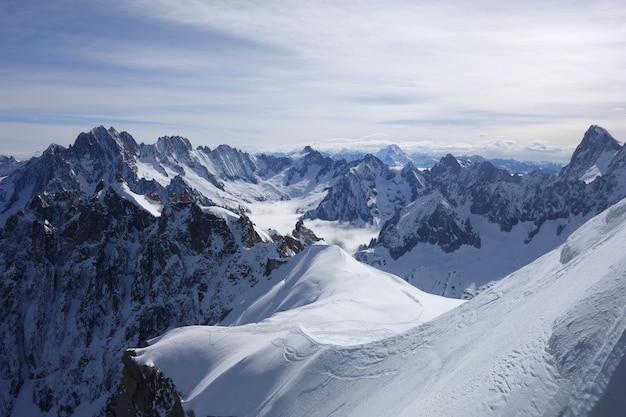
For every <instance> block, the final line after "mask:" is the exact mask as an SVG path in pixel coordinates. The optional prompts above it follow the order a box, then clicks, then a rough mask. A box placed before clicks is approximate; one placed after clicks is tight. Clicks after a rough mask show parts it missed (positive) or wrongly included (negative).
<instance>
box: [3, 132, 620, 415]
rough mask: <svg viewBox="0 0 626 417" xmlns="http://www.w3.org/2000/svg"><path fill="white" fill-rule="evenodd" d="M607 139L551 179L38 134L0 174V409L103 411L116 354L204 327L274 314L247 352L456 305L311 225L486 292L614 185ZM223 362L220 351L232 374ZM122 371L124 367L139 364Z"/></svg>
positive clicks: (463, 289) (600, 204) (452, 160)
mask: <svg viewBox="0 0 626 417" xmlns="http://www.w3.org/2000/svg"><path fill="white" fill-rule="evenodd" d="M607 135H608V133H606V131H604V130H603V129H601V128H599V127H596V126H592V127H591V128H590V129H589V131H588V132H587V133H586V134H585V137H584V138H583V141H582V142H581V145H580V146H579V148H578V149H577V151H576V152H575V154H574V156H573V157H572V161H571V162H570V164H569V165H568V167H567V168H566V169H564V170H563V171H562V172H561V173H560V174H559V175H556V174H549V173H545V172H533V173H530V174H527V175H511V174H510V173H509V172H507V171H506V170H503V169H500V168H498V167H496V166H494V165H493V164H491V163H490V162H488V161H480V160H467V159H462V158H456V157H454V156H452V155H448V156H446V157H444V158H441V159H440V160H439V162H437V163H436V164H435V165H434V166H432V168H430V169H418V168H416V167H415V165H414V164H412V163H411V162H409V163H406V164H405V165H403V166H389V165H388V164H385V163H384V162H383V161H381V160H380V159H379V158H377V157H376V156H373V155H367V156H364V157H362V158H360V159H356V160H353V161H350V162H347V161H345V160H337V159H334V158H331V157H328V156H325V155H323V154H322V153H320V152H318V151H316V150H314V149H312V148H310V147H306V148H305V149H303V150H302V151H300V152H298V153H295V154H292V155H289V156H278V155H269V154H263V155H251V154H248V153H246V152H242V151H240V150H237V149H235V148H232V147H230V146H227V145H220V146H218V147H217V148H215V149H209V148H206V147H200V148H193V146H192V145H191V143H190V141H189V140H188V139H186V138H183V137H179V136H165V137H161V138H159V139H158V140H157V141H156V143H154V144H143V143H141V144H138V143H137V142H136V141H135V140H134V139H133V137H132V136H131V135H130V134H128V133H126V132H121V133H120V132H117V131H116V130H115V129H113V128H110V129H106V128H104V127H102V126H100V127H96V128H94V129H93V130H91V131H90V132H87V133H81V134H80V135H79V136H78V138H77V139H76V141H75V143H74V144H73V145H71V146H70V147H68V148H65V147H62V146H58V145H51V146H50V147H48V149H46V150H45V151H44V152H43V153H42V155H41V156H40V157H36V158H32V159H31V160H29V161H26V162H24V163H21V164H18V165H14V166H12V168H10V169H9V170H8V171H7V175H6V177H4V178H3V179H1V180H0V247H2V248H3V250H2V251H1V252H0V276H1V277H2V281H1V288H2V291H0V298H1V300H0V301H1V302H2V305H3V311H4V312H5V314H4V315H3V319H2V321H1V322H0V334H1V335H2V336H1V340H0V352H1V354H0V369H1V370H2V373H1V377H0V392H1V393H0V410H1V415H7V416H9V415H13V416H17V415H33V416H38V415H41V416H50V415H59V416H69V415H101V414H102V413H103V411H102V410H103V409H107V410H109V411H113V410H114V409H115V403H114V401H113V399H114V398H115V397H116V396H117V394H118V392H119V381H120V376H121V367H122V363H121V362H120V360H119V359H120V356H121V354H122V352H123V350H124V349H125V348H127V347H129V346H140V345H143V344H145V342H146V340H148V339H151V338H154V337H157V336H159V335H161V334H162V333H164V332H166V331H168V330H171V329H174V328H177V327H180V326H187V325H200V324H202V325H204V324H216V323H223V324H231V325H232V326H231V327H222V328H220V329H221V330H219V331H220V332H225V333H224V334H229V333H231V332H232V333H236V334H238V335H239V336H240V337H241V340H244V339H246V338H248V337H255V336H251V335H250V332H252V333H254V332H255V331H256V330H254V329H259V328H263V329H265V327H263V326H265V325H262V326H261V327H257V324H258V323H268V322H269V323H274V322H275V323H274V324H272V326H269V327H271V328H272V330H271V332H269V330H268V332H269V333H264V332H265V330H261V331H260V333H261V335H260V336H259V337H260V339H259V341H260V342H259V343H260V345H259V349H260V350H259V351H258V352H256V351H255V353H254V355H257V354H259V355H261V356H263V355H265V353H268V352H269V351H270V350H271V349H273V348H272V346H274V345H273V344H272V343H269V342H271V341H274V340H275V338H274V339H271V340H270V341H269V342H268V339H267V338H268V337H270V336H269V335H270V333H272V332H274V333H272V334H274V335H283V336H284V335H285V334H286V333H284V331H285V329H284V326H288V327H289V328H293V327H294V325H293V323H292V320H300V321H301V322H302V323H301V324H303V326H304V327H305V328H308V329H309V330H308V331H307V332H304V333H302V332H300V331H299V330H298V331H296V332H295V333H296V334H298V335H300V334H302V335H305V333H306V337H309V336H310V337H311V338H312V339H311V340H313V339H315V338H317V339H315V340H317V341H318V342H316V343H321V345H323V346H327V345H328V346H331V345H332V346H334V345H337V346H340V345H349V344H358V343H365V342H367V343H370V342H372V343H379V340H382V339H383V338H385V337H387V336H390V335H392V334H398V333H399V332H406V331H410V330H409V327H412V326H413V325H415V324H416V323H417V322H421V321H425V320H426V319H430V318H433V317H434V316H435V315H437V314H440V313H442V312H443V311H444V310H447V309H448V307H450V308H452V307H451V306H453V305H457V304H460V303H461V302H460V301H459V300H451V301H448V302H446V303H448V304H445V303H444V301H442V299H441V298H439V297H435V296H432V297H434V298H432V299H431V298H429V297H431V296H430V295H428V294H424V293H422V292H420V291H418V290H417V289H415V288H414V287H410V286H409V285H408V284H406V283H403V282H401V281H398V279H397V278H390V276H389V275H388V274H385V273H382V272H381V273H378V272H373V271H372V270H371V269H370V268H369V267H365V266H363V265H361V264H359V263H356V261H355V260H353V259H351V258H349V257H347V256H346V254H345V252H343V251H341V250H340V249H339V248H336V247H334V246H323V245H316V246H313V247H311V248H310V249H308V250H307V249H306V248H307V247H308V246H310V245H312V244H314V243H316V242H318V241H319V240H320V238H319V237H318V236H321V237H323V238H326V239H327V241H333V242H334V241H337V242H339V243H341V244H343V245H344V246H348V244H350V245H352V246H353V247H354V248H356V247H357V246H358V244H367V242H368V241H369V240H370V237H368V238H367V239H362V240H363V241H361V237H362V236H365V234H359V233H357V232H358V230H366V231H367V233H368V234H369V235H372V233H377V235H378V236H377V238H376V239H374V240H373V241H371V242H370V244H369V246H367V247H365V245H363V248H362V250H361V251H359V252H358V253H357V255H356V257H357V258H358V259H359V260H362V261H364V262H366V263H369V264H370V265H373V266H376V267H377V268H379V269H382V270H384V271H387V272H390V273H393V274H394V275H397V276H399V277H400V278H401V279H403V280H406V281H408V283H410V284H413V286H416V287H418V288H420V289H422V290H425V291H427V292H429V293H433V294H443V295H446V296H452V297H456V298H461V297H466V298H470V297H472V296H474V295H476V294H478V293H480V292H481V291H484V292H489V291H491V290H490V288H491V286H492V285H493V281H494V280H498V279H500V278H502V277H504V276H506V275H507V274H509V273H511V272H513V271H515V270H516V269H518V268H521V267H523V266H525V265H526V264H528V263H529V262H531V261H533V260H535V259H537V258H539V257H541V256H542V255H544V254H545V253H547V252H549V251H550V250H552V249H554V248H556V247H557V246H558V245H560V244H562V243H563V242H565V240H566V239H567V238H568V236H570V235H571V234H572V233H574V232H575V231H576V229H577V228H578V227H579V226H580V225H582V224H583V223H584V222H585V221H587V220H588V219H590V218H591V217H593V216H594V215H596V214H597V213H599V212H600V211H601V210H603V209H605V208H606V207H608V206H610V205H611V204H614V203H616V202H617V201H619V200H620V199H621V198H623V197H624V196H626V177H625V176H626V149H625V148H624V147H621V146H620V145H619V144H618V143H617V142H616V141H615V140H614V139H612V138H610V135H608V136H607ZM616 144H617V145H616ZM598 147H599V149H600V150H598V149H596V148H598ZM322 226H323V227H322ZM318 230H323V231H324V234H320V233H319V232H318ZM354 231H357V232H354ZM353 236H358V238H357V239H359V240H358V242H351V241H350V240H351V239H354V238H353ZM372 236H373V235H372ZM303 250H304V251H305V253H303V254H302V255H300V256H299V257H297V258H295V259H294V260H293V261H288V258H290V257H292V256H294V255H297V254H298V253H300V252H302V251H303ZM298 259H299V260H298ZM355 277H358V278H359V279H360V280H361V281H358V282H357V281H355ZM281 282H282V284H280V283H281ZM361 287H362V288H361ZM268 294H269V295H268ZM306 294H309V296H310V298H306V297H305V295H306ZM372 294H377V295H384V294H388V295H389V294H393V295H392V296H391V295H389V297H387V296H385V297H382V298H379V299H377V300H374V301H372V300H370V298H371V297H372ZM403 297H404V298H403ZM374 298H376V297H374ZM477 298H478V297H477ZM316 300H317V301H316ZM416 300H417V301H416ZM429 300H438V301H436V302H435V301H433V302H431V301H429ZM442 303H443V304H445V305H447V306H448V307H446V308H443V309H440V308H439V307H437V306H440V305H443V304H442ZM346 306H350V307H349V308H348V307H346ZM431 307H432V308H431ZM344 308H345V310H344ZM396 308H398V310H397V313H398V315H393V314H392V312H393V311H396V310H395V309H396ZM461 308H465V307H461ZM350 312H352V313H350ZM379 313H381V315H380V317H378V314H379ZM337 315H340V316H342V317H343V318H344V319H345V320H335V318H336V316H337ZM276 317H282V318H281V319H280V320H279V319H277V318H276ZM307 317H308V318H307ZM358 317H361V319H359V318H358ZM376 317H378V318H376ZM407 317H410V319H407ZM415 317H418V318H417V319H414V318H415ZM283 318H284V320H283ZM309 318H310V320H309ZM322 319H328V320H326V321H325V322H324V321H322ZM281 320H283V321H281ZM416 320H417V321H416ZM244 323H246V325H243V324H244ZM322 323H324V325H322ZM281 326H283V327H281ZM350 326H355V327H350ZM269 327H268V329H269ZM296 327H297V326H296ZM224 329H237V330H224ZM242 329H243V330H242ZM211 331H212V330H210V331H209V332H211ZM216 331H217V330H216ZM276 332H278V333H276ZM280 332H283V333H280ZM311 332H312V333H311ZM309 333H310V334H309ZM289 334H291V333H289ZM217 335H218V334H217V333H215V336H217ZM239 336H237V337H239ZM283 336H280V337H283ZM220 337H221V336H220ZM277 337H278V336H277ZM298 337H300V336H298ZM303 337H304V336H303ZM306 337H305V338H306ZM218 338H219V337H218ZM357 339H358V340H360V342H357ZM299 340H300V339H299ZM302 340H303V339H302ZM237 343H238V342H237ZM268 343H269V344H268ZM298 343H299V342H298ZM270 345H271V346H270ZM233 346H235V345H233ZM316 346H317V345H316ZM351 347H354V346H351ZM287 350H289V349H287ZM237 352H239V353H237ZM250 353H251V352H250ZM292 353H293V352H292ZM239 354H245V351H242V350H236V349H235V350H233V355H234V356H232V357H231V360H235V358H239V359H242V360H243V363H240V364H239V365H238V366H243V367H244V368H245V365H244V364H245V360H244V359H243V357H239V356H237V355H239ZM251 354H252V353H251ZM296 355H297V352H296ZM124 363H125V364H126V365H127V369H126V371H127V372H130V373H131V374H132V375H134V377H138V376H139V374H140V373H141V372H143V371H145V369H143V368H141V369H139V368H137V369H135V370H132V366H133V363H135V364H136V362H134V361H133V360H132V358H131V357H130V356H128V355H127V356H125V358H124ZM128 366H130V367H131V368H128ZM137 372H139V374H138V373H137ZM219 372H221V371H219ZM219 372H218V373H216V374H213V375H222V374H221V373H219ZM224 372H225V373H224V374H223V375H222V376H220V378H226V379H228V378H231V376H233V375H237V373H234V374H233V373H231V372H232V371H231V370H227V369H226V368H224ZM281 372H282V371H281ZM153 375H159V374H158V373H157V374H153ZM294 378H299V376H294ZM131 380H132V378H131ZM151 381H152V382H150V383H149V384H148V385H150V386H151V387H152V388H155V387H157V386H159V387H160V385H159V383H158V378H157V379H156V380H151ZM178 384H179V383H178V382H176V386H177V387H178ZM155 389H156V388H155ZM198 389H200V388H198ZM198 392H199V391H198ZM170 394H171V398H172V399H174V400H175V399H176V398H177V394H175V393H174V391H171V392H170ZM142 395H143V394H142ZM146 395H148V394H146ZM281 395H282V394H281ZM146 398H148V397H146ZM198 398H200V397H198ZM135 400H136V398H135ZM118 411H120V410H119V409H118ZM120 412H121V411H120ZM296 414H297V413H296ZM120 415H123V414H120ZM292 415H293V414H292Z"/></svg>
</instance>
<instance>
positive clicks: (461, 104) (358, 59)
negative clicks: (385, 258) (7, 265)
mask: <svg viewBox="0 0 626 417" xmlns="http://www.w3.org/2000/svg"><path fill="white" fill-rule="evenodd" d="M2 7H3V13H0V47H1V48H2V51H3V62H2V63H0V89H1V91H2V92H3V94H2V97H0V112H1V115H2V117H0V127H2V129H0V132H2V133H0V141H5V142H6V141H7V140H9V136H8V134H7V133H6V132H11V135H12V136H11V139H12V138H14V137H15V135H19V131H20V129H22V127H23V126H25V125H28V124H29V123H37V122H34V121H35V120H37V121H38V122H39V126H40V130H39V131H40V132H41V133H40V136H45V130H44V129H45V128H46V127H47V126H58V125H61V124H65V126H68V127H71V128H73V129H75V130H76V132H75V134H74V135H72V136H71V137H68V138H67V141H68V142H69V141H71V140H73V138H74V137H75V135H76V134H77V133H78V130H85V129H88V128H90V127H91V126H90V125H89V124H90V123H91V122H92V121H95V120H101V119H104V120H103V121H102V123H106V122H107V121H110V122H112V123H116V126H117V127H118V128H119V129H128V130H129V131H131V133H134V134H135V135H137V136H141V137H146V138H148V137H149V136H150V135H154V136H155V138H156V136H158V135H159V134H170V133H179V134H183V135H188V136H189V137H190V139H192V141H193V142H194V143H198V144H208V145H215V144H216V143H219V142H220V141H228V142H229V143H231V144H233V145H236V146H239V147H245V146H273V147H276V148H277V149H280V148H286V147H290V146H292V145H294V143H298V144H305V143H313V142H323V141H324V140H326V139H330V138H336V137H356V138H362V137H366V136H368V135H371V134H373V133H382V134H384V135H386V138H388V140H389V141H392V142H402V143H416V144H418V143H419V144H426V143H429V142H432V144H434V145H437V144H444V145H445V146H451V147H454V146H456V145H455V144H468V145H470V147H471V148H472V149H475V148H477V147H478V148H480V146H483V145H480V143H482V142H485V141H486V140H487V139H489V138H497V137H501V136H507V137H508V138H509V139H510V140H511V141H514V142H515V143H517V144H519V148H518V149H517V150H516V152H517V151H519V152H527V153H535V154H537V158H540V157H541V154H545V155H546V157H553V156H555V155H557V154H558V152H557V151H555V149H565V148H567V147H571V146H572V145H573V144H574V145H575V143H576V142H577V141H578V140H579V139H580V137H581V135H582V132H584V130H585V129H586V128H587V126H588V125H589V124H591V123H597V124H600V125H603V126H604V127H606V128H607V129H609V130H610V131H611V132H612V133H613V134H614V135H615V136H616V137H618V138H619V137H620V136H626V119H625V118H624V117H623V115H624V112H623V111H620V110H618V109H623V108H624V107H626V103H625V101H624V98H623V91H626V79H625V78H624V77H623V74H624V72H625V70H626V55H625V54H623V48H624V44H623V39H626V28H625V27H624V26H623V24H622V22H623V21H624V20H625V19H626V8H624V7H623V4H621V2H619V1H613V0H599V1H596V2H582V1H575V2H571V1H570V2H561V1H556V2H540V1H538V0H531V2H530V3H529V2H523V3H519V2H518V3H511V2H506V3H498V4H494V3H493V2H491V1H489V2H487V1H486V0H479V1H475V2H461V1H457V0H453V1H451V2H446V3H445V4H443V3H441V2H434V1H419V2H414V1H408V0H391V1H390V2H385V3H381V2H375V1H373V0H360V1H356V0H346V1H343V2H330V1H322V2H310V1H304V0H289V1H287V0H268V1H264V2H258V1H246V0H238V1H232V0H231V1H226V0H222V1H220V0H213V1H203V0H177V1H173V0H150V1H148V0H135V1H122V0H112V1H110V2H100V1H78V0H60V1H55V2H47V1H42V0H33V1H29V2H23V1H16V0H6V1H5V2H4V3H3V6H2ZM4 11H6V13H4ZM118 122H119V123H120V124H121V125H117V123H118ZM11 124H13V125H12V126H9V125H11ZM20 126H22V127H20ZM158 129H162V130H163V132H161V133H158V132H157V131H158ZM35 131H36V130H35V129H24V130H23V132H24V136H23V139H25V140H24V141H23V143H24V144H28V140H26V139H31V140H34V138H33V136H32V135H33V132H35ZM233 132H235V133H233ZM484 132H488V133H489V136H488V137H485V136H480V133H484ZM0 145H3V142H0ZM444 145H442V146H443V147H445V146H444ZM500 145H501V146H499V145H497V143H496V142H494V143H492V144H491V145H489V147H488V149H489V150H493V151H494V152H495V151H497V150H499V151H500V152H513V148H510V147H506V146H504V145H502V143H500ZM419 146H420V147H421V146H422V145H419ZM485 146H486V145H485ZM2 148H4V149H7V147H6V146H0V152H4V151H3V149H2Z"/></svg>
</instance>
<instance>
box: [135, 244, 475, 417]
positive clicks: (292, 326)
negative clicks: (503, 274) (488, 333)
mask: <svg viewBox="0 0 626 417" xmlns="http://www.w3.org/2000/svg"><path fill="white" fill-rule="evenodd" d="M276 273H278V274H280V275H279V276H278V277H276V279H272V280H271V281H266V282H261V283H259V284H257V286H256V287H255V288H254V289H253V290H252V291H251V292H250V293H247V294H246V299H242V300H240V301H239V308H238V309H236V310H234V311H233V312H232V313H231V314H230V315H229V318H228V319H227V321H226V322H225V323H226V324H229V323H230V324H232V326H230V327H224V326H193V327H186V328H179V329H175V330H173V331H171V332H168V333H167V334H165V335H164V336H162V337H161V338H159V339H156V340H153V341H151V345H152V346H150V347H148V348H146V349H138V350H137V354H138V360H139V361H140V362H142V363H146V364H156V366H158V367H159V368H160V369H161V370H162V371H163V372H164V374H165V375H166V376H171V377H172V378H174V381H175V384H176V387H177V388H178V389H180V390H181V391H182V392H183V397H184V399H185V400H186V404H187V405H188V407H189V408H190V409H197V410H202V411H201V415H203V414H205V413H208V414H209V415H244V414H251V415H254V414H256V411H255V410H256V409H257V408H258V407H259V404H260V403H262V402H263V401H265V399H266V398H269V397H271V396H275V395H278V394H279V393H280V392H281V391H282V389H283V388H284V384H285V380H288V379H291V378H295V377H297V373H298V372H299V370H300V368H301V365H302V364H304V363H306V362H308V361H310V360H311V359H312V358H313V357H315V356H316V355H317V354H318V353H319V352H321V351H323V350H325V349H327V348H328V347H330V346H336V347H340V346H343V347H347V346H355V345H361V344H364V343H370V342H372V341H375V340H382V339H385V338H389V337H393V336H395V335H397V334H399V333H401V332H404V331H406V330H408V329H409V328H411V327H414V326H416V325H418V324H421V323H424V322H426V321H428V320H432V319H433V318H434V317H436V316H438V315H441V314H443V313H445V312H446V311H449V310H450V309H452V308H454V307H456V306H458V305H460V304H461V303H463V301H461V300H457V299H447V298H443V297H440V296H436V295H432V294H427V293H424V292H422V291H420V290H418V289H416V288H415V287H413V286H411V285H409V284H407V283H406V282H405V281H403V280H401V279H400V278H397V277H395V276H393V275H390V274H387V273H384V272H381V271H379V270H377V269H374V268H372V267H370V266H367V265H364V264H361V263H359V262H358V261H356V260H354V258H352V257H351V256H350V255H348V254H347V253H346V252H344V251H343V250H342V249H341V248H339V247H338V246H329V245H324V244H319V245H314V246H312V247H310V248H308V249H306V250H305V251H304V252H303V253H301V254H299V255H297V256H295V257H294V258H293V259H291V260H290V261H289V262H288V263H287V264H286V265H284V266H283V267H282V268H280V269H279V270H278V271H277V272H276ZM270 282H274V283H275V282H278V284H275V285H273V286H271V285H270ZM236 387H238V388H236ZM244 387H245V388H244ZM233 389H236V390H238V392H240V394H241V395H240V396H238V395H235V392H234V391H232V390H233ZM242 389H243V391H241V390H242ZM233 395H235V396H234V397H233ZM237 397H239V398H240V400H237V401H234V398H237Z"/></svg>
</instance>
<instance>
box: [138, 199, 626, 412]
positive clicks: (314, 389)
mask: <svg viewBox="0 0 626 417" xmlns="http://www.w3.org/2000/svg"><path fill="white" fill-rule="evenodd" d="M625 246H626V201H621V202H619V203H617V204H616V205H614V206H612V207H610V208H609V209H608V210H606V211H605V212H603V213H602V214H600V215H598V216H596V217H595V218H593V219H592V220H590V221H589V222H587V223H586V224H585V225H584V226H583V227H581V228H580V229H579V230H578V231H576V232H575V233H573V234H572V235H571V236H570V238H569V239H568V240H567V242H566V243H565V244H564V245H563V246H561V247H560V248H558V249H556V250H554V251H552V252H550V253H548V254H546V255H545V256H543V257H541V258H540V259H538V260H537V261H535V262H533V263H532V264H530V265H528V266H526V267H524V268H522V269H520V270H519V271H516V272H515V273H513V274H511V275H510V276H508V277H507V278H505V279H503V280H502V281H500V282H498V283H497V284H495V285H494V286H492V287H491V288H489V289H488V290H486V291H484V292H483V293H481V294H480V295H478V296H477V297H475V298H474V299H472V300H470V301H468V302H466V303H464V304H463V305H461V306H459V307H457V308H455V309H452V310H450V311H449V312H448V313H447V314H444V315H442V316H440V317H438V318H435V319H433V320H431V321H429V322H427V323H425V324H421V325H420V324H418V323H416V326H415V327H413V328H411V329H409V330H407V331H406V332H403V333H400V334H397V335H395V336H391V337H387V338H383V339H380V340H375V341H373V342H372V343H368V344H365V345H351V346H346V345H345V344H324V343H320V341H319V340H317V339H316V336H315V334H314V333H312V332H309V331H307V330H306V325H305V326H299V325H298V321H297V319H296V320H294V321H291V319H290V316H291V317H293V316H292V315H293V314H296V313H295V312H297V311H298V309H303V308H306V306H302V305H300V306H299V307H296V306H297V305H298V304H302V303H293V306H294V307H296V309H295V310H294V311H291V312H290V311H288V310H285V311H282V312H276V313H275V314H274V315H271V316H270V318H269V319H265V320H264V321H262V322H260V323H254V324H247V325H243V326H240V327H212V328H208V327H191V328H182V329H177V330H174V331H171V332H169V333H167V334H165V335H164V336H163V337H161V338H159V339H157V340H154V341H152V342H151V344H150V346H148V347H146V348H142V349H137V350H136V351H135V354H136V355H137V356H136V357H135V361H136V363H140V364H143V365H146V367H144V368H143V369H144V370H146V369H150V368H151V367H156V368H157V369H158V370H159V371H160V372H162V375H163V376H164V377H165V378H166V379H168V378H169V380H171V381H173V383H174V386H175V387H176V389H178V390H179V391H180V394H181V395H182V406H183V408H185V409H186V410H188V411H190V410H193V411H194V412H195V415H238V416H252V415H254V416H295V415H298V416H305V415H310V416H313V415H320V416H330V415H333V416H361V417H362V416H381V415H393V416H415V415H421V416H459V415H464V416H490V415H492V416H514V415H515V416H517V415H520V416H521V415H523V416H555V417H556V416H597V415H603V416H619V415H623V410H624V409H626V397H625V396H624V395H623V391H624V389H626V372H624V369H626V356H625V355H626V307H625V300H626V276H625V273H624V271H626V254H624V252H623V251H622V248H623V247H625ZM315 250H317V251H319V250H320V249H319V248H315ZM303 259H304V258H303ZM313 263H314V262H312V264H313ZM285 285H288V284H287V282H286V283H285ZM294 289H295V286H294ZM278 291H280V289H277V290H276V292H278ZM313 293H314V294H321V293H323V291H320V290H318V291H314V292H313ZM296 294H297V295H296V299H298V300H302V298H303V297H306V294H299V293H298V292H297V291H296ZM307 294H308V292H307ZM276 295H278V294H276ZM403 297H405V296H403V295H400V296H399V299H402V298H403ZM288 299H289V297H288V296H286V297H285V296H283V297H279V301H281V300H282V302H284V301H286V300H288ZM340 302H341V301H339V300H338V301H337V303H340ZM420 302H421V300H420ZM262 304H263V308H262V310H263V311H264V313H263V314H257V313H254V314H253V316H251V318H252V317H256V318H263V317H265V316H266V315H268V314H271V312H272V311H277V310H280V308H278V309H273V308H269V309H268V308H267V307H268V306H269V304H270V303H269V300H266V301H264V302H263V303H262ZM312 304H313V305H315V303H312ZM286 307H288V306H286ZM248 311H250V310H248ZM251 314H252V313H251ZM303 314H304V313H303ZM244 315H245V314H244ZM282 318H286V320H283V319H282ZM340 318H341V317H337V319H340Z"/></svg>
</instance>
